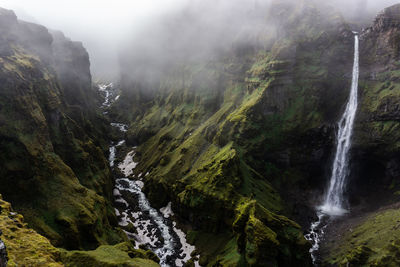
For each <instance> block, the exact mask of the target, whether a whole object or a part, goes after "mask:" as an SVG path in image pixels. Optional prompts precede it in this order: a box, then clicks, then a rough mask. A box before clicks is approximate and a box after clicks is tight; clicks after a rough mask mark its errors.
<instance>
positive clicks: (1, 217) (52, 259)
mask: <svg viewBox="0 0 400 267" xmlns="http://www.w3.org/2000/svg"><path fill="white" fill-rule="evenodd" d="M0 230H1V232H2V235H1V239H2V240H3V241H4V243H5V245H6V248H7V253H8V258H9V261H8V265H7V266H10V267H13V266H52V267H56V266H63V264H62V263H61V257H60V251H59V249H57V248H55V247H54V246H52V245H51V244H50V242H49V240H48V239H46V238H45V237H43V236H41V235H39V234H38V233H37V232H36V231H35V230H32V229H30V228H28V226H27V224H26V223H25V221H24V217H23V216H22V215H21V214H18V213H17V212H14V211H13V210H12V208H11V204H10V203H8V202H6V201H4V200H3V199H2V197H1V195H0Z"/></svg>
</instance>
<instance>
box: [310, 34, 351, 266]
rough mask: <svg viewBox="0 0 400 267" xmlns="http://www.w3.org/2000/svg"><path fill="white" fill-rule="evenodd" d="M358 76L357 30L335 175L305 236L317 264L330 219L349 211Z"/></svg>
mask: <svg viewBox="0 0 400 267" xmlns="http://www.w3.org/2000/svg"><path fill="white" fill-rule="evenodd" d="M358 78H359V39H358V34H357V33H356V32H355V36H354V63H353V77H352V82H351V89H350V96H349V100H348V102H347V104H346V109H345V111H344V113H343V115H342V117H341V118H340V121H339V123H338V132H337V147H336V153H335V159H334V161H333V166H332V174H331V179H330V183H329V187H328V191H327V193H326V195H325V200H324V203H323V204H322V205H321V206H319V207H318V210H317V216H318V220H317V221H315V222H313V223H312V224H311V227H310V232H309V233H308V234H306V235H305V238H306V239H307V240H309V241H311V243H312V247H311V248H310V254H311V257H312V260H313V263H314V264H316V260H317V255H316V253H317V252H318V249H319V246H320V242H321V239H322V238H323V236H324V234H325V232H324V231H325V228H326V227H327V226H328V223H329V222H330V218H331V217H332V218H334V217H336V216H341V215H344V214H345V213H347V212H348V211H347V210H346V209H345V207H344V206H345V203H346V200H345V199H344V191H345V189H346V179H347V177H348V174H349V150H350V148H351V137H352V134H353V127H354V121H355V117H356V112H357V106H358V98H357V95H358Z"/></svg>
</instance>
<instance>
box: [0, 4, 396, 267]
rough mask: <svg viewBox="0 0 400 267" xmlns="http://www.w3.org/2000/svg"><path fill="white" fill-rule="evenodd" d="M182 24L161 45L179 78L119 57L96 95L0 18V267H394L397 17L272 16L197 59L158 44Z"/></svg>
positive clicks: (287, 8) (28, 31)
mask: <svg viewBox="0 0 400 267" xmlns="http://www.w3.org/2000/svg"><path fill="white" fill-rule="evenodd" d="M190 11H191V10H189V11H187V13H185V14H178V15H177V17H173V18H170V19H171V20H170V21H167V22H168V23H167V24H166V25H173V26H174V27H171V29H169V30H170V31H168V30H167V31H165V30H164V29H162V31H163V38H164V39H161V41H160V44H161V45H164V44H169V45H170V47H173V48H177V51H178V52H179V54H180V55H179V56H181V57H180V58H179V61H178V60H177V61H171V59H170V58H169V57H167V56H166V57H163V58H160V57H158V54H151V53H150V52H152V51H151V50H150V51H148V50H146V49H148V47H144V48H143V47H142V48H137V49H138V50H135V46H134V45H127V48H125V51H123V52H122V53H123V55H124V57H123V58H122V59H121V62H120V65H121V66H120V68H121V70H122V71H121V77H120V79H119V80H118V81H107V82H112V84H108V83H104V82H100V81H96V82H94V81H93V78H92V74H91V72H90V58H89V54H88V52H87V51H86V49H85V48H84V46H83V44H82V43H80V42H75V41H71V40H70V39H69V38H68V37H65V36H64V34H63V33H61V32H59V31H54V30H48V29H47V28H45V27H44V26H40V25H37V24H34V23H29V22H24V21H22V20H19V19H18V18H17V17H16V15H15V14H14V13H13V12H12V11H10V10H6V9H0V194H1V197H0V230H1V231H2V232H0V233H2V234H1V235H0V239H1V240H2V241H0V266H3V265H4V266H6V265H5V264H6V263H8V265H7V266H63V265H64V266H85V267H89V266H159V265H161V266H313V265H316V266H397V265H398V264H399V262H400V258H399V256H398V255H400V254H399V253H398V252H399V249H400V245H399V244H400V234H399V233H398V231H397V228H398V225H399V222H398V219H397V218H398V214H399V210H400V209H399V204H398V203H399V201H400V193H399V192H400V183H399V180H398V178H399V176H400V153H399V148H400V131H399V127H400V105H399V103H400V102H399V101H400V85H399V84H400V83H399V79H400V64H399V59H400V58H399V57H400V54H399V51H400V5H394V6H391V7H388V8H386V9H384V10H383V11H382V12H380V13H379V14H378V15H377V16H376V17H375V19H374V21H372V22H370V23H369V24H368V25H365V21H362V22H361V21H360V22H357V21H355V22H354V21H352V22H348V21H347V20H346V19H345V18H343V17H342V16H341V15H340V13H338V12H336V11H334V10H329V9H321V8H320V6H318V5H314V4H313V2H312V1H297V2H296V3H292V2H291V1H272V2H271V4H270V5H269V7H268V9H263V6H260V7H259V8H258V9H251V12H248V13H245V15H244V16H248V17H249V20H251V21H252V23H253V24H251V25H252V28H251V30H248V32H247V29H246V28H244V29H241V31H240V32H239V31H238V33H237V36H236V35H235V38H233V39H232V40H231V41H230V42H231V43H230V45H229V46H224V47H223V49H220V48H219V47H218V49H215V51H214V50H213V51H212V53H211V52H210V53H211V54H210V56H209V57H203V56H202V57H200V58H199V57H197V55H198V54H195V55H193V54H192V53H191V52H192V50H186V47H185V46H181V44H180V43H179V42H180V40H175V39H174V38H173V37H174V36H176V35H175V34H176V32H175V31H176V30H177V31H179V30H180V28H179V25H180V22H181V21H182V20H181V19H182V18H181V17H180V16H182V17H183V18H184V19H185V20H187V21H195V17H191V16H194V15H193V14H194V13H191V12H190ZM167 19H168V18H167ZM271 25H274V27H272V26H271ZM353 31H357V32H358V33H357V34H356V37H355V35H354V33H353ZM199 35H200V33H199ZM243 38H244V39H243ZM355 38H356V42H355ZM196 40H197V39H196ZM243 40H246V42H243ZM358 41H359V42H358ZM356 47H357V48H359V49H357V53H355V48H356ZM196 48H197V47H196ZM141 49H144V50H141ZM199 54H200V52H199ZM171 55H172V56H173V57H175V56H176V55H175V54H173V53H172V54H171ZM355 55H359V60H358V58H357V63H358V62H359V65H358V64H357V67H359V72H358V68H357V77H358V76H359V77H358V79H357V82H358V84H357V86H356V87H357V88H356V90H353V89H355V84H354V81H355V77H354V75H355V71H354V70H353V71H352V68H354V66H355ZM139 63H140V65H138V64H139ZM138 66H139V67H138ZM349 96H353V98H352V97H349ZM352 99H353V100H354V99H356V100H357V105H356V106H354V105H353V106H352V107H351V108H347V109H348V110H351V112H350V111H348V112H347V111H346V106H349V105H350V106H351V104H349V105H347V103H353V104H354V102H351V101H352ZM346 112H347V113H346ZM343 114H345V115H346V114H347V115H346V116H342V115H343ZM342 117H346V118H347V119H345V121H346V122H343V121H342V122H340V121H341V118H342ZM350 117H351V119H350V120H349V118H350ZM349 121H351V129H350V128H348V129H349V130H350V131H347V133H346V134H345V135H344V136H345V137H346V138H345V139H346V140H347V141H348V143H347V145H346V146H345V149H344V151H345V154H343V155H345V158H344V156H343V155H342V156H343V157H342V161H340V160H339V161H340V162H341V164H340V165H342V166H344V167H346V169H345V172H346V175H345V178H346V179H345V180H344V181H343V183H342V184H341V191H340V201H339V202H338V201H336V202H335V201H333V202H334V205H333V204H332V203H333V202H332V201H331V202H332V203H331V202H329V201H328V200H329V199H330V200H334V198H333V197H329V192H330V190H329V182H330V179H331V177H334V175H332V173H333V172H334V171H335V170H337V168H336V169H335V168H334V167H333V166H332V165H333V163H334V162H338V161H335V155H336V154H337V153H336V152H337V151H339V150H340V148H338V147H339V146H338V141H337V138H338V136H339V137H340V136H341V135H340V130H341V128H342V127H343V126H346V125H347V124H346V123H349ZM338 122H339V124H338ZM347 126H348V125H347ZM345 128H346V127H345ZM337 133H339V134H337ZM340 142H341V141H339V144H340ZM350 142H351V146H350V145H349V144H350ZM336 195H337V194H336ZM328 202H329V203H331V204H332V205H331V206H332V207H335V208H338V207H339V208H340V209H342V208H345V209H346V211H347V212H346V213H344V214H340V216H336V217H335V216H330V217H329V218H326V217H325V219H324V220H326V222H324V225H326V226H327V227H326V228H324V229H323V235H320V233H321V229H318V230H315V229H314V230H315V231H314V230H313V229H310V227H311V226H312V225H314V224H313V223H315V222H316V221H318V220H319V219H321V217H320V216H318V207H319V206H321V205H323V204H324V203H325V204H327V203H328ZM10 203H11V204H10ZM11 205H12V207H11ZM322 210H324V209H322ZM310 230H311V233H314V234H315V235H319V236H320V240H319V242H318V249H317V250H314V251H315V253H314V251H313V259H314V261H313V259H312V257H311V255H310V249H312V248H313V247H312V245H313V244H312V242H309V241H308V240H307V239H306V237H307V234H310ZM313 231H314V232H313ZM305 236H306V237H305ZM21 244H24V246H21ZM314 257H315V258H314ZM2 264H3V265H2Z"/></svg>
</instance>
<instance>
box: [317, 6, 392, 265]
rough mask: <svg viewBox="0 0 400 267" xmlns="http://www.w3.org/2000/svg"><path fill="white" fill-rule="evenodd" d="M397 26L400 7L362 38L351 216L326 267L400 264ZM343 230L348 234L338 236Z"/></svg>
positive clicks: (329, 250)
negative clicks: (335, 266)
mask: <svg viewBox="0 0 400 267" xmlns="http://www.w3.org/2000/svg"><path fill="white" fill-rule="evenodd" d="M399 22H400V5H395V6H392V7H388V8H386V9H385V10H383V11H382V12H381V13H380V14H379V15H378V16H377V17H376V18H375V21H374V23H373V25H372V26H371V27H368V28H367V29H365V30H364V31H363V32H362V35H361V37H362V38H361V52H360V53H361V69H360V71H361V74H362V76H361V84H360V99H361V108H360V110H359V112H358V114H357V116H358V119H357V123H356V129H355V133H354V136H355V138H354V148H353V151H352V153H353V155H354V156H353V159H352V161H353V169H352V171H353V174H352V179H351V183H350V185H349V189H350V192H349V195H350V200H351V202H352V205H353V207H354V213H355V215H354V216H352V215H349V218H347V219H345V220H342V221H339V222H338V223H337V226H336V227H335V228H337V229H334V231H333V233H331V234H329V235H328V237H327V239H328V240H329V239H331V240H332V241H331V242H327V244H326V245H324V246H323V248H322V249H323V253H324V258H325V259H326V260H325V263H326V264H327V265H329V264H335V265H340V266H398V265H399V263H400V257H399V242H400V241H399V240H400V237H399V235H398V227H399V220H398V214H399V205H398V202H399V200H400V194H399V192H400V191H399V177H400V165H399V162H400V158H399V156H400V154H399V152H400V150H399V148H400V147H399V141H400V134H399V127H400V116H399V115H400V113H399V108H400V107H399V101H400V87H399V79H400V76H399V75H400V65H399V63H398V62H399V52H400V47H399V40H400V27H399V26H400V23H399ZM393 203H395V204H393ZM377 208H380V209H377ZM344 229H346V230H347V229H350V231H349V232H348V231H346V232H344V234H343V235H342V234H338V233H341V231H344ZM335 236H336V237H335Z"/></svg>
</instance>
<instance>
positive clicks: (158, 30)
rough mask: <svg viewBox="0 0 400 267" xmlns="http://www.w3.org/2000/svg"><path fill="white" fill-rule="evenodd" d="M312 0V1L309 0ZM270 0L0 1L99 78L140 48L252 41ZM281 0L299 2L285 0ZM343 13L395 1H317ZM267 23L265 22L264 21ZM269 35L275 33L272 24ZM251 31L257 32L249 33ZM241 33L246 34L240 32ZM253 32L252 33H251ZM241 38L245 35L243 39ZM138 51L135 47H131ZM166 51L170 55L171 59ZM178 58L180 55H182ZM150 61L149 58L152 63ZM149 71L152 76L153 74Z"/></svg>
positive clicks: (143, 57) (145, 54)
mask: <svg viewBox="0 0 400 267" xmlns="http://www.w3.org/2000/svg"><path fill="white" fill-rule="evenodd" d="M310 1H311V0H310ZM269 2H270V1H269V0H253V1H244V0H231V1H228V0H218V1H199V0H147V1H140V0H133V1H128V0H114V1H112V2H111V1H105V0H102V1H92V0H87V1H78V0H69V1H52V0H36V1H29V0H0V7H4V8H8V9H12V10H14V11H15V12H16V14H17V16H18V18H19V19H21V20H25V21H29V22H34V23H38V24H42V25H44V26H46V27H47V28H49V29H54V30H61V31H62V32H64V34H65V35H66V36H67V37H70V38H71V39H72V40H74V41H82V42H83V45H84V46H85V47H86V48H87V50H88V52H89V55H90V60H91V71H92V74H93V76H94V78H95V80H96V79H117V77H118V76H119V74H120V69H119V67H120V62H119V61H120V60H121V59H122V60H124V58H125V54H126V53H127V51H129V50H136V52H137V55H138V56H139V57H136V59H135V64H141V63H143V64H144V63H146V62H145V61H147V60H153V61H158V63H157V64H159V63H160V64H169V63H170V62H171V60H174V59H176V60H177V61H178V60H182V59H183V58H187V57H188V56H189V55H191V56H196V57H197V58H207V57H209V56H210V55H211V54H212V53H211V51H213V52H215V51H220V50H221V49H223V48H226V46H229V45H232V42H233V40H234V39H236V43H240V42H238V41H237V39H238V38H242V40H241V42H242V43H243V42H250V43H251V42H253V41H254V40H253V39H252V36H251V35H252V32H254V33H255V34H256V33H259V31H260V30H261V28H262V25H263V23H266V16H268V6H269ZM279 2H292V3H296V2H298V1H289V0H282V1H279ZM313 2H314V3H316V4H321V6H325V7H328V8H332V9H334V10H337V12H340V13H341V15H342V16H343V17H345V18H346V19H347V20H349V21H350V22H351V21H352V20H360V19H362V20H363V21H364V22H365V23H368V22H371V21H372V19H373V17H374V16H375V15H376V14H377V13H378V12H379V11H380V10H381V9H383V8H384V7H387V6H390V5H392V4H395V3H397V2H398V1H396V0H332V1H318V0H314V1H313ZM264 26H265V25H264ZM268 26H269V28H268V29H267V28H266V27H263V29H262V30H264V31H265V30H266V29H267V31H268V32H265V33H264V35H270V36H272V35H273V34H275V32H274V28H273V25H268ZM249 29H252V31H249ZM241 32H243V33H244V32H246V34H245V35H242V36H241ZM249 33H250V35H249ZM238 36H241V37H238ZM129 52H131V54H135V53H134V51H129ZM165 55H170V56H171V57H169V56H167V57H165ZM177 57H178V58H177ZM147 63H148V62H147ZM151 74H152V73H150V74H149V75H151Z"/></svg>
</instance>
